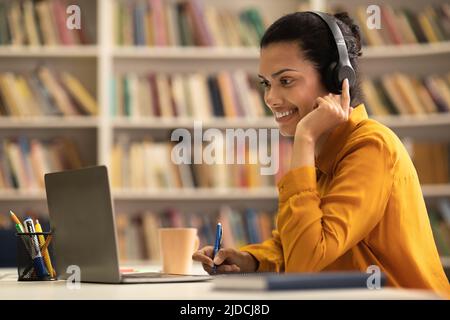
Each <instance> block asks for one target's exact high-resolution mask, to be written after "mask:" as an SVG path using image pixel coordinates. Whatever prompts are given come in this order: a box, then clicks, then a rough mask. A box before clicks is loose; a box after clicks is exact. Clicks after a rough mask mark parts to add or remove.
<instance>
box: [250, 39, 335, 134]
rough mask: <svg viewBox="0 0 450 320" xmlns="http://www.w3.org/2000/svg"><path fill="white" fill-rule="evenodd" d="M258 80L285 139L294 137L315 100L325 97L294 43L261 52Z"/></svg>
mask: <svg viewBox="0 0 450 320" xmlns="http://www.w3.org/2000/svg"><path fill="white" fill-rule="evenodd" d="M259 77H260V80H261V83H262V85H263V86H264V88H265V91H264V101H265V103H266V105H267V106H268V107H269V108H270V110H272V112H273V114H274V117H275V120H276V121H277V123H278V126H279V127H280V132H281V134H282V135H284V136H293V135H294V134H295V129H296V126H297V123H298V122H299V121H300V120H301V119H302V118H303V117H304V116H306V115H307V114H308V113H309V112H311V111H312V110H313V109H314V105H315V100H316V98H317V97H319V96H324V95H326V94H328V92H327V91H326V89H325V87H324V86H323V85H322V83H321V82H320V74H319V72H318V71H317V70H316V69H315V68H314V66H313V64H312V63H311V62H310V61H307V60H305V59H304V58H303V54H302V52H301V51H300V49H299V47H298V45H297V44H296V43H295V42H282V43H273V44H270V45H268V46H267V47H265V48H263V49H261V56H260V61H259Z"/></svg>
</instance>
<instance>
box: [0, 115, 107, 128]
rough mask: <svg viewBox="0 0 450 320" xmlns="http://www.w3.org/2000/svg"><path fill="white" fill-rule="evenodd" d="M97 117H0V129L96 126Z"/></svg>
mask: <svg viewBox="0 0 450 320" xmlns="http://www.w3.org/2000/svg"><path fill="white" fill-rule="evenodd" d="M97 126H98V118H97V117H87V116H86V117H83V116H77V117H28V118H27V117H22V118H19V117H0V129H52V128H63V129H66V128H96V127H97Z"/></svg>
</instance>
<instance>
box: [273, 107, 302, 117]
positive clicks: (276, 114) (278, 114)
mask: <svg viewBox="0 0 450 320" xmlns="http://www.w3.org/2000/svg"><path fill="white" fill-rule="evenodd" d="M296 111H297V109H291V110H289V111H285V112H275V117H276V118H277V119H280V118H283V117H286V116H288V115H290V114H293V113H294V112H296Z"/></svg>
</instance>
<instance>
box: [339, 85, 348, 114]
mask: <svg viewBox="0 0 450 320" xmlns="http://www.w3.org/2000/svg"><path fill="white" fill-rule="evenodd" d="M341 106H342V109H343V110H344V111H345V114H348V113H349V108H350V86H349V84H348V79H345V80H344V81H343V82H342V94H341Z"/></svg>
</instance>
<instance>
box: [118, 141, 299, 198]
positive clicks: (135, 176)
mask: <svg viewBox="0 0 450 320" xmlns="http://www.w3.org/2000/svg"><path fill="white" fill-rule="evenodd" d="M213 143H214V142H211V144H213ZM211 144H208V148H209V147H211V148H212V145H211ZM205 145H206V144H205ZM205 145H201V146H199V145H195V144H192V153H191V154H192V156H193V155H194V154H195V153H196V152H199V154H201V155H204V152H205V150H206V147H205ZM174 146H175V144H174V143H166V142H153V141H152V140H151V139H150V138H149V139H144V140H138V141H130V139H129V138H128V137H127V136H125V135H122V136H120V137H118V139H117V142H116V144H115V145H114V147H113V150H112V156H111V173H110V174H111V184H112V186H113V187H114V188H119V189H141V190H144V189H174V188H258V187H270V186H274V185H275V183H276V181H277V180H278V179H279V178H280V176H282V175H283V174H284V173H286V172H287V171H288V170H289V164H290V156H291V149H292V143H291V141H290V140H289V139H286V138H281V139H280V140H279V144H278V146H276V147H277V148H278V150H279V151H278V157H277V155H276V154H274V152H273V150H268V151H267V155H270V156H271V157H272V161H273V163H270V166H272V168H275V166H276V165H277V164H276V162H277V163H278V170H277V172H276V173H275V174H273V175H263V174H261V172H262V171H261V169H262V167H268V166H269V165H265V164H264V165H263V164H261V162H260V159H259V158H258V150H257V148H255V149H253V148H251V147H249V146H246V145H242V146H238V145H237V142H235V143H234V147H235V149H234V150H233V153H234V157H233V159H231V161H230V162H231V163H233V164H225V152H226V151H227V150H223V151H224V152H223V154H224V156H223V157H222V158H221V159H219V156H218V157H217V160H218V161H217V162H219V163H213V164H208V163H207V162H206V161H204V159H201V162H202V163H198V164H194V159H192V160H191V161H190V163H191V164H189V163H182V164H175V163H174V161H173V159H172V152H173V148H174ZM268 146H269V147H270V143H268ZM222 147H223V148H224V149H225V148H230V147H229V146H227V145H226V143H223V145H222ZM201 149H203V150H201ZM197 150H198V151H197ZM217 150H219V144H218V145H217ZM228 151H230V150H228ZM217 154H219V151H217ZM238 159H243V160H244V161H243V162H244V164H239V161H238ZM251 159H255V160H256V161H252V160H251ZM255 162H256V163H255Z"/></svg>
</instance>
